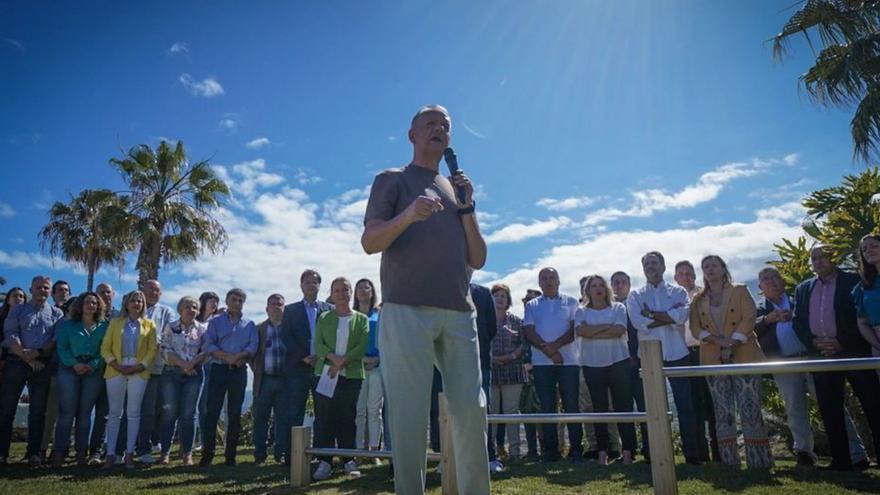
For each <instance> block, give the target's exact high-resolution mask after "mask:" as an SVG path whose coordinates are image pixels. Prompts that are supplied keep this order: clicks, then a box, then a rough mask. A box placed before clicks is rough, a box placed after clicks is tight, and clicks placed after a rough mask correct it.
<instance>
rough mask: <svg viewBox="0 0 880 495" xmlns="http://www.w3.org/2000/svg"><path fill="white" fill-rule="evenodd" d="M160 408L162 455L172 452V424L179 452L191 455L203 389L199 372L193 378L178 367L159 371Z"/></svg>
mask: <svg viewBox="0 0 880 495" xmlns="http://www.w3.org/2000/svg"><path fill="white" fill-rule="evenodd" d="M161 384H162V391H161V394H162V395H161V396H162V409H161V414H160V416H159V418H160V419H159V435H160V438H161V440H160V441H161V443H162V453H163V454H166V455H167V454H168V453H169V452H171V442H172V440H173V438H174V424H175V423H177V425H178V438H179V439H180V452H181V453H183V454H189V453H192V446H193V439H194V438H195V434H196V429H195V419H196V405H197V404H198V402H199V392H200V391H201V390H202V371H201V369H199V370H198V373H196V374H195V375H192V376H190V375H186V374H184V373H183V371H181V369H180V368H177V367H175V366H165V370H164V371H163V372H162V383H161Z"/></svg>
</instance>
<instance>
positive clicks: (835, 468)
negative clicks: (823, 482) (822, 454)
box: [819, 463, 853, 472]
mask: <svg viewBox="0 0 880 495" xmlns="http://www.w3.org/2000/svg"><path fill="white" fill-rule="evenodd" d="M852 470H853V467H852V466H842V465H840V464H834V463H831V464H829V465H827V466H819V471H842V472H849V471H852Z"/></svg>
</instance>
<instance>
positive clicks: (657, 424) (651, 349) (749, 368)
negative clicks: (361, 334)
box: [290, 341, 880, 495]
mask: <svg viewBox="0 0 880 495" xmlns="http://www.w3.org/2000/svg"><path fill="white" fill-rule="evenodd" d="M639 346H640V349H641V355H642V356H641V357H642V369H641V375H642V385H643V387H644V393H645V412H610V413H582V414H489V415H487V421H488V423H490V424H500V423H530V424H535V423H566V424H567V423H594V424H595V423H647V425H648V441H649V443H650V445H651V477H652V485H653V488H654V493H655V494H657V495H677V494H678V486H677V482H676V477H675V459H674V457H673V448H672V423H671V419H672V414H671V413H670V412H669V398H668V396H667V395H666V379H667V378H686V377H697V376H720V375H763V374H777V373H807V372H828V371H851V370H864V369H880V358H856V359H836V360H822V359H816V360H801V361H773V362H762V363H748V364H725V365H709V366H681V367H667V368H664V367H663V355H662V353H661V348H660V342H659V341H642V342H640V343H639ZM450 421H451V418H450V416H449V415H448V414H447V405H446V397H445V395H444V394H440V445H441V447H442V448H441V449H440V450H441V453H439V454H437V453H428V454H427V459H428V460H429V461H432V462H436V461H439V462H440V463H441V465H442V467H443V469H442V471H441V484H442V493H443V494H444V495H457V494H458V487H457V484H456V479H455V458H454V453H453V449H452V428H451V424H450ZM311 431H312V429H311V428H308V427H294V428H293V429H292V431H291V435H292V443H291V463H290V484H291V486H293V487H302V486H307V485H308V484H309V483H310V481H311V467H310V464H311V457H312V456H318V455H324V456H331V455H337V456H345V457H380V458H391V456H392V453H391V452H388V451H374V450H362V449H361V450H358V449H323V448H310V447H309V445H310V441H311V436H312V435H311Z"/></svg>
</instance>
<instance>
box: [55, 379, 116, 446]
mask: <svg viewBox="0 0 880 495" xmlns="http://www.w3.org/2000/svg"><path fill="white" fill-rule="evenodd" d="M55 379H56V380H57V384H58V423H57V424H56V426H55V443H54V444H53V446H52V449H53V450H54V451H55V452H58V453H60V454H62V455H64V456H67V449H68V448H69V447H70V429H71V427H72V426H73V420H74V419H76V434H75V436H74V437H75V438H76V454H77V455H80V456H85V455H86V454H87V453H88V448H89V429H90V427H91V423H92V408H94V407H95V403H97V402H98V396H100V395H101V390H103V389H104V373H103V370H95V371H92V372H91V373H89V374H87V375H78V374H77V373H76V371H74V370H73V368H68V367H67V366H63V365H62V366H60V367H59V368H58V374H57V375H56V376H55Z"/></svg>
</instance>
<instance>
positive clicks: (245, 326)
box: [199, 289, 260, 466]
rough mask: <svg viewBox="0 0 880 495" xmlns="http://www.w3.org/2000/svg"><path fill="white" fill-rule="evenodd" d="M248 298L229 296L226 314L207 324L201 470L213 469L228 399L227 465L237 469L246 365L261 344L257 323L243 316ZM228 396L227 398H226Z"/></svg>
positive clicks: (238, 294)
mask: <svg viewBox="0 0 880 495" xmlns="http://www.w3.org/2000/svg"><path fill="white" fill-rule="evenodd" d="M246 298H247V295H246V294H245V292H244V291H243V290H241V289H232V290H230V291H229V292H228V293H227V294H226V313H224V314H222V315H220V316H216V317H214V318H212V319H211V321H210V322H209V323H208V331H207V333H205V337H204V341H203V342H204V343H203V344H202V346H203V348H202V352H205V353H207V354H210V355H211V358H212V363H211V364H209V365H208V366H209V369H210V371H209V373H210V374H211V378H210V379H209V380H208V387H207V390H206V391H205V393H207V394H208V407H207V414H206V417H205V430H204V431H203V432H202V435H203V438H202V459H201V461H200V462H199V465H200V466H210V465H211V462H212V461H213V459H214V449H215V447H216V445H217V422H218V421H219V419H220V410H221V409H222V408H223V400H224V399H227V401H228V403H227V408H226V414H227V422H226V425H227V426H226V465H227V466H234V465H235V456H236V453H237V447H238V435H239V433H240V432H241V406H242V404H243V403H244V391H245V387H246V386H247V369H246V367H245V364H246V363H247V362H248V361H249V360H250V359H251V358H252V357H253V356H254V355H255V354H256V353H257V349H258V347H259V344H260V339H259V335H258V334H257V327H256V326H255V325H254V322H253V321H251V320H249V319H247V318H245V317H244V316H242V309H243V307H244V302H245V299H246ZM227 396H228V397H227Z"/></svg>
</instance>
